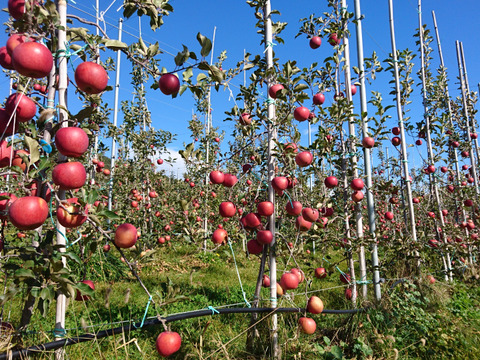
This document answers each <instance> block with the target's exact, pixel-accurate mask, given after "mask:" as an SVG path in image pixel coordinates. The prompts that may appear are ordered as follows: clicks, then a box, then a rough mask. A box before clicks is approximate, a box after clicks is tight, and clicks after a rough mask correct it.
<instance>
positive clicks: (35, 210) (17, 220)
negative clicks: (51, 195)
mask: <svg viewBox="0 0 480 360" xmlns="http://www.w3.org/2000/svg"><path fill="white" fill-rule="evenodd" d="M47 216H48V204H47V202H46V201H45V200H43V199H42V198H40V197H38V196H25V197H21V198H19V199H17V200H15V201H14V202H13V203H12V204H11V205H10V207H9V208H8V217H9V219H10V222H11V223H12V224H13V226H15V227H16V228H17V229H19V230H33V229H36V228H38V227H39V226H41V225H42V224H43V223H44V222H45V220H46V219H47Z"/></svg>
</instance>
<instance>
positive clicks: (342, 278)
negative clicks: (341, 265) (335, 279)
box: [340, 273, 351, 284]
mask: <svg viewBox="0 0 480 360" xmlns="http://www.w3.org/2000/svg"><path fill="white" fill-rule="evenodd" d="M350 280H351V278H350V275H349V274H347V273H342V274H340V281H341V282H342V283H344V284H348V283H349V282H350Z"/></svg>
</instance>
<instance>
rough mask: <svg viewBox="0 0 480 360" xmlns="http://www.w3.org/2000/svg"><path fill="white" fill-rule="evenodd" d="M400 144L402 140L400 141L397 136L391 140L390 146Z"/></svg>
mask: <svg viewBox="0 0 480 360" xmlns="http://www.w3.org/2000/svg"><path fill="white" fill-rule="evenodd" d="M401 143H402V139H400V138H399V137H398V136H395V137H393V138H392V144H393V146H398V145H400V144H401Z"/></svg>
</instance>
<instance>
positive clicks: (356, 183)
mask: <svg viewBox="0 0 480 360" xmlns="http://www.w3.org/2000/svg"><path fill="white" fill-rule="evenodd" d="M364 186H365V184H364V183H363V180H362V179H353V180H352V182H351V183H350V187H351V188H352V189H353V190H358V191H360V190H362V189H363V188H364Z"/></svg>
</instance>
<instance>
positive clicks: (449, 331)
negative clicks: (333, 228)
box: [5, 240, 480, 360]
mask: <svg viewBox="0 0 480 360" xmlns="http://www.w3.org/2000/svg"><path fill="white" fill-rule="evenodd" d="M172 241H173V240H172ZM236 251H237V253H236V260H237V265H238V269H239V272H240V275H241V279H242V283H243V288H244V290H245V293H246V294H247V297H248V299H249V300H251V297H252V294H253V292H254V286H255V282H256V278H257V273H258V267H259V260H258V258H257V257H252V256H250V258H247V257H246V256H245V255H244V254H243V253H242V252H241V250H240V249H239V250H236ZM102 256H103V255H102ZM111 256H115V254H114V253H112V254H109V255H107V257H111ZM285 258H288V257H285V256H282V257H281V258H279V259H285ZM321 258H322V255H320V254H318V253H317V255H316V256H313V255H307V254H304V255H300V256H297V261H299V262H300V265H301V267H302V269H304V270H305V272H306V277H307V280H308V281H310V287H309V288H308V289H307V288H306V287H305V286H306V285H305V284H306V283H305V282H304V283H303V284H301V285H300V287H302V289H300V287H299V289H298V291H297V292H296V293H297V295H295V296H286V297H283V298H282V299H281V300H280V305H279V306H284V307H292V306H298V307H304V306H305V303H306V296H305V295H304V294H302V293H304V292H305V291H306V290H308V291H312V290H318V292H316V293H315V295H317V296H319V297H320V298H322V300H323V301H324V303H325V307H326V308H328V309H346V308H350V307H351V304H350V303H349V302H347V300H345V298H344V294H343V291H344V288H343V287H341V285H342V284H341V283H340V281H339V276H338V275H339V274H338V272H336V270H333V269H332V272H331V274H330V276H328V277H327V278H326V279H323V280H319V279H316V278H314V277H313V269H314V268H315V267H318V266H320V264H321ZM339 259H340V253H339V254H336V256H333V259H331V262H332V263H333V262H334V261H335V260H337V261H338V260H339ZM98 260H99V261H100V259H98ZM102 261H104V263H103V264H104V265H105V264H106V262H105V261H106V259H105V258H104V259H103V260H102ZM281 261H282V260H279V264H278V269H279V274H280V273H281V271H282V270H283V269H284V268H285V265H284V264H282V263H281ZM283 261H284V260H283ZM90 263H92V264H95V265H94V268H91V269H89V271H88V276H87V277H89V276H90V278H91V279H94V280H95V283H96V289H95V297H94V298H93V299H91V300H90V301H87V302H76V301H71V302H69V304H68V307H67V315H66V319H67V322H66V327H67V329H71V330H68V336H78V335H81V334H84V333H86V332H93V331H98V330H102V329H108V328H109V327H117V326H120V324H121V322H123V321H128V320H130V319H133V320H135V321H138V320H141V319H142V318H143V316H144V313H145V308H146V305H147V303H148V295H147V294H146V293H145V292H144V290H143V289H142V288H141V287H140V286H139V284H138V282H137V281H136V280H135V279H134V278H133V277H132V276H129V275H128V273H127V276H123V277H122V276H121V275H119V274H116V273H115V272H114V271H111V272H110V275H109V278H104V276H102V275H101V271H100V270H99V269H100V266H99V262H90ZM119 264H120V266H125V265H123V264H121V263H119ZM139 264H140V266H139V271H140V277H141V279H142V280H143V282H144V284H145V286H146V287H147V288H148V289H149V291H150V292H151V293H152V295H153V298H154V300H155V302H156V305H153V304H152V305H151V306H150V308H149V311H148V315H147V316H148V317H154V316H156V315H157V314H159V315H162V316H166V315H170V314H175V313H180V312H186V311H191V310H197V309H205V308H208V307H209V306H213V307H221V306H224V305H228V304H236V305H235V306H237V307H241V306H245V303H244V300H243V295H242V291H241V288H240V285H239V281H238V277H237V273H236V270H235V264H234V262H233V258H232V256H231V253H230V251H229V248H228V247H223V248H221V249H219V250H217V251H216V252H207V253H203V252H201V251H198V250H197V249H195V248H194V247H193V246H192V245H181V244H178V243H177V244H175V245H173V246H166V247H162V248H159V249H158V250H157V251H155V252H152V254H149V255H147V256H145V257H144V258H142V259H141V261H140V262H139ZM292 267H293V266H292V265H291V264H289V266H287V267H286V268H287V269H290V268H292ZM342 267H343V269H344V270H345V266H344V264H341V265H340V268H342ZM475 285H477V284H476V283H471V284H467V285H466V284H454V285H445V284H441V283H439V282H437V283H436V284H434V285H426V284H423V283H420V284H418V283H417V284H416V283H404V284H401V285H398V286H396V287H395V288H394V289H393V290H391V291H390V292H385V291H384V300H383V301H382V303H381V304H379V305H378V306H377V307H376V308H371V309H369V311H368V312H367V313H364V314H359V315H354V316H351V315H324V314H321V315H315V316H314V319H315V320H316V322H317V331H316V333H315V334H314V335H305V334H301V333H299V332H298V329H297V322H298V318H299V316H301V315H299V314H281V315H279V316H278V322H279V342H280V345H281V350H282V354H283V357H284V358H285V359H337V358H339V359H342V358H346V359H353V358H355V359H363V358H372V359H373V358H375V359H420V358H421V359H443V358H449V359H457V358H458V359H460V358H480V353H479V352H480V351H479V350H477V348H476V343H477V342H478V340H479V333H478V330H477V329H480V326H479V325H480V323H479V322H480V290H479V289H478V288H476V287H475ZM330 288H333V289H330ZM328 289H330V290H328ZM386 289H387V287H384V290H386ZM322 290H325V291H322ZM261 298H262V299H263V300H262V301H261V306H262V305H263V306H269V301H268V299H269V294H268V290H267V289H262V294H261ZM366 303H370V302H369V301H367V302H366ZM20 311H21V308H20V301H18V302H11V303H9V304H7V305H6V307H5V314H9V318H10V321H11V322H12V323H14V324H15V323H17V322H18V319H19V317H20ZM54 311H55V309H54V308H52V309H50V314H49V315H48V316H47V317H46V318H43V317H41V316H40V315H39V314H37V313H35V314H34V316H33V318H32V322H31V326H30V327H29V329H28V330H29V331H30V332H31V333H28V334H24V335H23V337H22V345H23V346H28V345H33V344H39V343H44V342H49V341H53V340H54V337H53V334H52V333H51V330H52V329H53V327H54V324H53V319H54V318H55V315H54ZM259 320H260V322H259V324H258V326H257V329H258V332H259V335H260V338H259V341H258V342H257V343H256V346H255V349H254V350H252V349H249V350H248V351H247V350H246V349H247V347H246V343H247V331H246V330H247V329H248V327H249V324H250V315H247V314H235V315H222V316H216V315H213V316H208V317H202V318H194V319H188V320H183V321H178V322H174V323H170V324H168V326H169V327H170V328H171V330H173V331H177V332H178V333H179V334H181V336H182V347H181V349H180V351H179V352H178V353H177V354H175V355H174V356H172V357H171V358H172V359H263V358H266V357H267V353H268V351H269V346H270V341H269V336H270V331H269V327H270V317H268V316H263V317H262V316H260V317H259ZM101 324H103V325H101ZM108 324H110V325H108ZM161 331H163V327H162V326H161V325H159V326H154V327H148V328H144V329H139V330H135V331H131V332H129V333H123V334H121V335H117V336H112V337H108V338H104V339H98V340H97V341H93V342H87V343H82V344H78V345H73V346H69V347H67V348H66V349H65V350H66V354H67V358H69V359H132V360H134V359H135V360H136V359H151V358H156V357H157V356H158V355H156V351H155V339H156V337H157V336H158V334H159V333H160V332H161ZM463 355H468V356H466V357H462V356H463ZM38 358H39V359H47V358H51V354H49V353H43V354H41V355H39V356H38Z"/></svg>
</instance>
